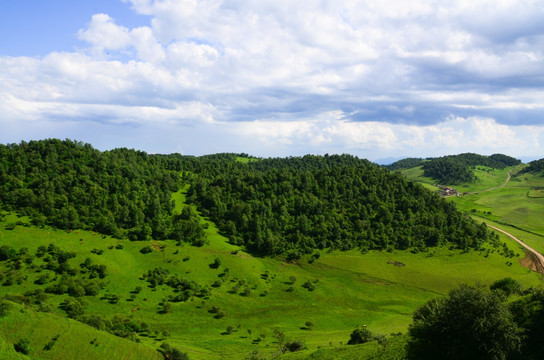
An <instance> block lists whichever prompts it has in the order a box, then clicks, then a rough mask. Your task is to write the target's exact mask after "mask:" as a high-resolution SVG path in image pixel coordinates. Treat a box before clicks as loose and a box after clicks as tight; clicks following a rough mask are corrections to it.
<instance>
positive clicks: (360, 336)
mask: <svg viewBox="0 0 544 360" xmlns="http://www.w3.org/2000/svg"><path fill="white" fill-rule="evenodd" d="M373 340H374V335H373V334H372V332H371V331H370V330H368V329H367V328H366V325H363V326H362V327H359V326H357V327H356V328H355V330H353V332H352V333H351V335H350V336H349V340H348V345H357V344H364V343H366V342H369V341H373Z"/></svg>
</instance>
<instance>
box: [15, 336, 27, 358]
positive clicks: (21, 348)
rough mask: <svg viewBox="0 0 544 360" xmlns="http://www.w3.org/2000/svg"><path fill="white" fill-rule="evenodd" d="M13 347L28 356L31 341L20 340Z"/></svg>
mask: <svg viewBox="0 0 544 360" xmlns="http://www.w3.org/2000/svg"><path fill="white" fill-rule="evenodd" d="M13 347H14V348H15V351H17V352H20V353H21V354H25V355H28V354H29V353H30V340H28V339H24V338H23V339H19V341H17V342H16V343H15V344H14V345H13Z"/></svg>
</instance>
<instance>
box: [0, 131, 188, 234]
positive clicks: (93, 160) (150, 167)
mask: <svg viewBox="0 0 544 360" xmlns="http://www.w3.org/2000/svg"><path fill="white" fill-rule="evenodd" d="M175 167H176V168H175V169H174V168H173V167H172V166H170V164H169V163H168V159H167V158H166V157H163V156H150V155H147V154H146V153H144V152H141V151H135V150H128V149H116V150H113V151H106V152H100V151H98V150H96V149H93V148H92V146H90V145H89V144H82V143H79V142H73V141H69V140H66V141H60V140H54V139H53V140H44V141H31V142H29V143H26V142H22V143H21V144H19V145H15V144H12V145H0V206H2V207H4V208H14V209H16V210H18V211H19V212H21V213H22V214H25V215H29V216H30V217H31V218H32V220H33V222H34V223H35V224H36V225H42V224H49V225H53V226H55V227H58V228H62V229H77V228H83V229H91V230H96V231H99V232H101V233H105V234H109V235H116V236H119V237H122V236H126V235H130V236H131V237H134V238H138V239H147V238H149V237H150V236H151V235H152V236H153V237H154V238H157V239H164V238H166V237H168V236H169V235H170V234H169V228H171V226H172V225H171V217H172V202H171V192H173V191H176V190H177V189H178V187H179V186H180V184H181V180H180V176H179V171H178V168H179V164H176V166H175ZM174 170H175V171H174ZM125 230H126V231H125Z"/></svg>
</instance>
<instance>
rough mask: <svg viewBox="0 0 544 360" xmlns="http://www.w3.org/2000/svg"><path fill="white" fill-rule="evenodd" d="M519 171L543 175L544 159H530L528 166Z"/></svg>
mask: <svg viewBox="0 0 544 360" xmlns="http://www.w3.org/2000/svg"><path fill="white" fill-rule="evenodd" d="M520 173H522V174H523V173H532V174H537V175H540V176H544V159H540V160H535V161H531V162H530V163H529V166H527V167H526V168H525V169H523V170H522V171H520Z"/></svg>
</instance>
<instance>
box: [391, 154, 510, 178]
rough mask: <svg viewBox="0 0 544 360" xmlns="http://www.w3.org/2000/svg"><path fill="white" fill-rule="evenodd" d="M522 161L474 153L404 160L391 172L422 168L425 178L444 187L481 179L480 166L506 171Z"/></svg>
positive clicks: (392, 167) (496, 155)
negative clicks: (422, 159) (420, 159)
mask: <svg viewBox="0 0 544 360" xmlns="http://www.w3.org/2000/svg"><path fill="white" fill-rule="evenodd" d="M520 163H521V161H520V160H518V159H514V158H512V157H510V156H507V155H503V154H493V155H490V156H483V155H478V154H473V153H465V154H459V155H448V156H443V157H439V158H429V159H427V160H426V161H417V159H412V158H409V159H404V160H399V161H397V162H396V163H393V164H391V165H390V166H389V167H388V168H389V169H391V170H402V169H410V168H414V167H418V166H422V169H423V176H425V177H429V178H432V179H433V180H434V181H435V182H437V183H440V184H444V185H457V184H460V183H471V182H475V181H478V180H479V178H478V177H477V176H476V175H475V174H474V169H475V168H476V167H478V166H481V167H487V168H490V169H499V170H500V169H504V168H506V167H509V166H515V165H519V164H520Z"/></svg>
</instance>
